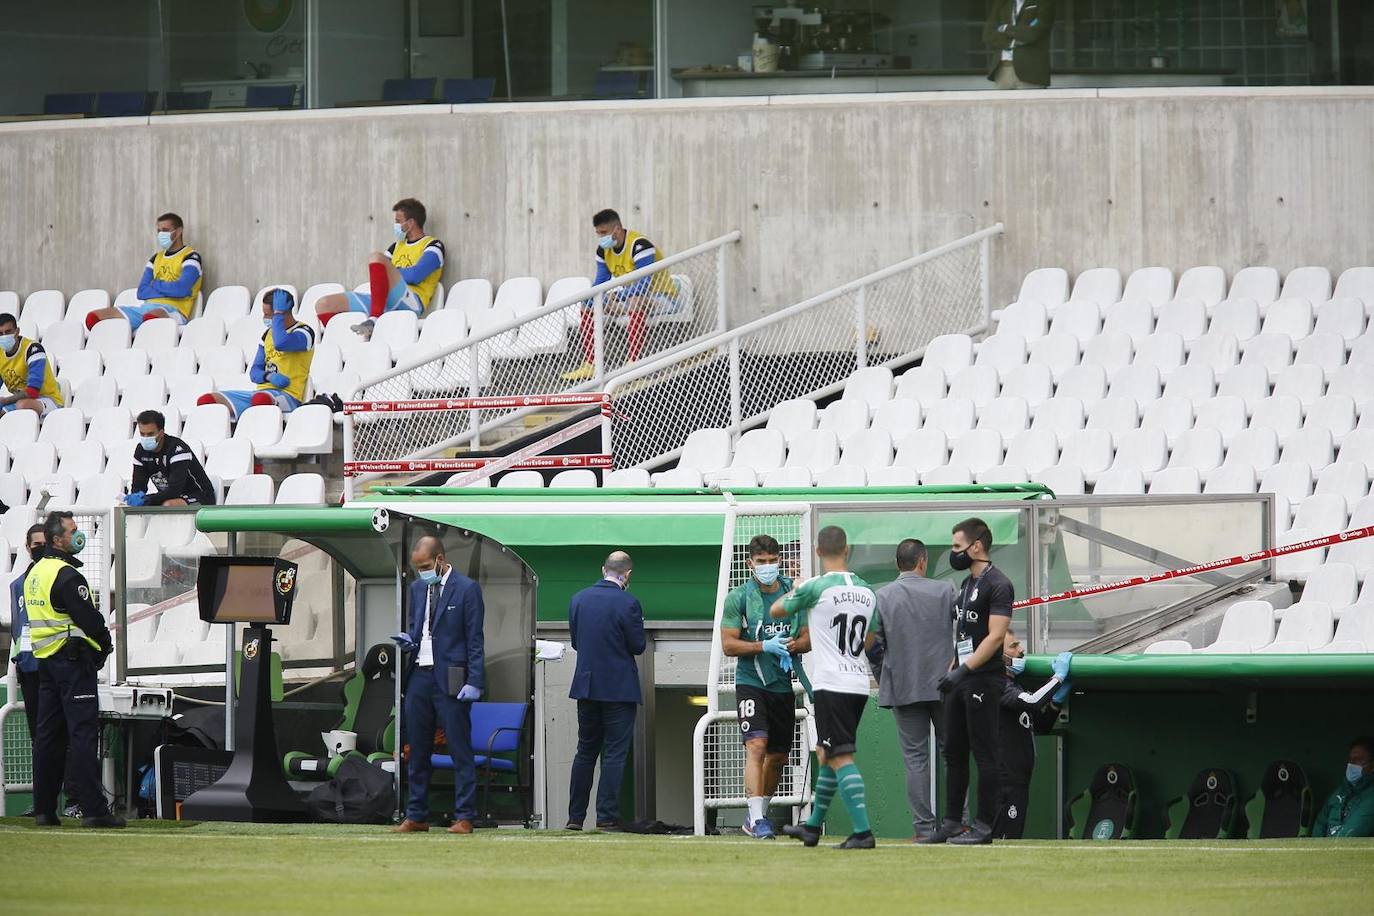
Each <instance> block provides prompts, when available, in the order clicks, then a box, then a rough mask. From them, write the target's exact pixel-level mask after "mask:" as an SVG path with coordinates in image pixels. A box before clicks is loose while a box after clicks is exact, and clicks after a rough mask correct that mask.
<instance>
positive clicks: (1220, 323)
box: [1207, 299, 1261, 342]
mask: <svg viewBox="0 0 1374 916" xmlns="http://www.w3.org/2000/svg"><path fill="white" fill-rule="evenodd" d="M1260 325H1261V320H1260V309H1259V304H1258V303H1257V302H1255V300H1253V299H1227V300H1226V301H1225V302H1222V303H1220V304H1219V305H1217V307H1216V311H1215V312H1213V313H1212V323H1211V324H1210V325H1208V327H1207V333H1208V334H1230V335H1231V336H1232V337H1234V338H1236V340H1238V341H1242V342H1244V341H1247V340H1249V339H1250V338H1252V337H1254V336H1255V335H1256V334H1258V333H1259V332H1260Z"/></svg>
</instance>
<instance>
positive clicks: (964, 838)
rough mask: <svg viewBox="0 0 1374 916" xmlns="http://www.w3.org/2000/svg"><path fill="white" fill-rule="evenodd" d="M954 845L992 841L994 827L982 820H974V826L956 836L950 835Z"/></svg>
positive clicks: (980, 843)
mask: <svg viewBox="0 0 1374 916" xmlns="http://www.w3.org/2000/svg"><path fill="white" fill-rule="evenodd" d="M949 842H950V844H951V845H954V846H982V845H983V844H985V843H991V842H992V828H991V827H989V826H988V825H987V824H984V823H983V822H982V821H974V822H973V826H972V827H970V828H969V829H968V830H966V831H965V832H963V833H961V834H959V835H958V836H956V837H950V840H949Z"/></svg>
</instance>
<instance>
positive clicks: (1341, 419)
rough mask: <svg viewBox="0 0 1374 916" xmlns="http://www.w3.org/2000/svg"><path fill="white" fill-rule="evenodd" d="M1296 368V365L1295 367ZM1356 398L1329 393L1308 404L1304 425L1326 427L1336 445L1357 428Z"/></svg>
mask: <svg viewBox="0 0 1374 916" xmlns="http://www.w3.org/2000/svg"><path fill="white" fill-rule="evenodd" d="M1295 368H1296V367H1295ZM1355 422H1356V420H1355V400H1354V398H1348V397H1346V396H1345V395H1343V394H1328V395H1325V396H1323V397H1319V398H1315V399H1313V400H1312V401H1311V402H1310V403H1309V404H1307V418H1306V419H1305V420H1304V421H1303V426H1305V427H1307V428H1309V429H1311V428H1315V429H1324V430H1326V431H1327V432H1329V433H1331V438H1332V440H1333V441H1334V442H1335V444H1336V447H1337V448H1340V447H1341V444H1342V443H1343V442H1344V441H1345V437H1346V436H1347V435H1349V434H1350V433H1351V432H1353V431H1354V429H1355Z"/></svg>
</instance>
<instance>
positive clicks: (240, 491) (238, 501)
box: [224, 290, 276, 506]
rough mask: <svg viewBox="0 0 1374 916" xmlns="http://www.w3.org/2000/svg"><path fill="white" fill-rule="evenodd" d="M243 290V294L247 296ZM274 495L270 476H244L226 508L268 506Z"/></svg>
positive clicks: (234, 486)
mask: <svg viewBox="0 0 1374 916" xmlns="http://www.w3.org/2000/svg"><path fill="white" fill-rule="evenodd" d="M247 292H248V291H247V290H244V294H245V295H246V294H247ZM275 494H276V483H275V482H274V481H273V480H272V475H270V474H245V475H244V476H243V477H240V478H239V479H238V480H235V481H234V482H233V483H231V484H230V485H229V492H228V493H226V494H225V497H224V504H225V505H226V506H270V505H272V500H273V499H274V497H275Z"/></svg>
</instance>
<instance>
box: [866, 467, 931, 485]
mask: <svg viewBox="0 0 1374 916" xmlns="http://www.w3.org/2000/svg"><path fill="white" fill-rule="evenodd" d="M919 479H920V475H918V474H917V473H916V469H915V468H910V467H905V466H900V465H893V466H891V467H886V468H872V469H871V470H869V472H868V485H869V486H870V487H914V486H916V483H917V481H918V480H919Z"/></svg>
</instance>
